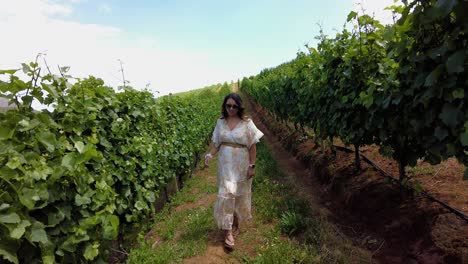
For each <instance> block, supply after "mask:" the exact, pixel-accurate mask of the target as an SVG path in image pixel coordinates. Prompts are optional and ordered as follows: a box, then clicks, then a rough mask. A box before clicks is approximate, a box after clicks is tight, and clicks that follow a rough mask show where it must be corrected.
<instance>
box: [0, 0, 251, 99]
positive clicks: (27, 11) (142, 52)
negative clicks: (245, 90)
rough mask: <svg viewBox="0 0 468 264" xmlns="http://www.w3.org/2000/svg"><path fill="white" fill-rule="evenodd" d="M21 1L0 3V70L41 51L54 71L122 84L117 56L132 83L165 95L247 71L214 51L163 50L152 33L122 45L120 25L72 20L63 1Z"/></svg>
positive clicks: (18, 64) (112, 83)
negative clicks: (61, 68) (60, 69)
mask: <svg viewBox="0 0 468 264" xmlns="http://www.w3.org/2000/svg"><path fill="white" fill-rule="evenodd" d="M25 1H26V2H27V4H25V3H24V2H25ZM18 2H20V1H8V4H7V3H2V8H0V35H1V36H8V37H6V38H5V37H4V38H3V39H2V44H1V45H2V48H1V49H0V58H2V59H1V60H0V69H11V68H19V66H20V64H21V63H22V62H30V61H33V60H34V59H35V57H36V55H37V54H38V53H46V54H47V56H46V59H47V62H48V64H49V66H50V68H51V69H52V70H53V71H56V69H57V66H58V65H60V66H70V67H71V68H70V74H71V75H73V76H76V77H87V76H88V75H94V76H96V77H100V78H102V79H104V81H105V82H106V83H107V84H109V85H112V86H114V87H116V86H118V85H121V81H120V80H119V79H120V78H121V73H120V72H119V70H120V65H119V62H118V61H117V59H121V60H122V61H123V62H124V71H125V77H126V79H127V80H129V81H130V85H132V86H133V87H135V88H137V89H141V88H144V87H145V86H146V84H148V83H150V84H151V86H150V87H151V88H152V89H153V90H158V91H160V93H161V94H168V93H169V92H179V91H183V90H189V89H195V88H199V87H202V86H205V85H209V84H213V83H218V82H222V81H229V80H232V79H234V80H236V79H237V78H238V77H240V76H235V75H233V73H232V72H233V68H236V69H237V70H240V69H244V71H245V66H242V65H240V64H239V65H234V64H235V63H232V62H231V63H229V64H228V63H226V61H225V58H223V61H220V60H221V59H217V58H215V55H212V54H208V53H194V52H189V51H179V50H177V51H176V50H167V49H164V50H163V49H161V48H158V46H157V40H155V39H154V38H148V37H144V36H142V37H141V38H139V39H136V40H132V41H133V42H132V43H131V44H123V43H128V42H127V41H125V32H124V31H122V30H121V29H119V28H116V27H111V26H105V25H96V24H81V23H78V22H72V21H70V17H68V18H67V19H68V20H64V19H61V18H60V16H66V15H70V14H72V13H73V9H72V8H71V7H70V6H67V5H65V4H58V2H51V1H48V0H23V1H21V3H18ZM61 3H64V2H61ZM57 15H60V16H58V17H57ZM228 68H229V69H228ZM256 71H257V69H255V71H253V73H254V72H256Z"/></svg>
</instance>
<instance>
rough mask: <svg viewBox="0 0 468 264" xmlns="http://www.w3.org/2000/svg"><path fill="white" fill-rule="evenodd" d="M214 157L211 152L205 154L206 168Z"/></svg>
mask: <svg viewBox="0 0 468 264" xmlns="http://www.w3.org/2000/svg"><path fill="white" fill-rule="evenodd" d="M212 158H213V155H211V153H208V154H206V155H205V168H206V167H208V165H209V162H210V160H211V159H212Z"/></svg>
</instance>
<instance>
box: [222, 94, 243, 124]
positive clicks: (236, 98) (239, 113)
mask: <svg viewBox="0 0 468 264" xmlns="http://www.w3.org/2000/svg"><path fill="white" fill-rule="evenodd" d="M229 99H232V100H234V101H235V102H236V104H237V105H238V106H239V109H238V110H237V116H239V117H240V119H242V120H246V119H247V117H246V116H244V110H245V108H244V107H243V106H242V98H241V97H240V95H239V94H237V93H230V94H228V95H226V97H224V102H223V105H222V106H221V113H222V115H223V117H222V118H224V119H227V118H228V116H229V114H228V112H227V110H226V102H227V100H229Z"/></svg>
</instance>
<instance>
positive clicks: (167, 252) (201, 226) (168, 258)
mask: <svg viewBox="0 0 468 264" xmlns="http://www.w3.org/2000/svg"><path fill="white" fill-rule="evenodd" d="M212 212H213V208H212V207H210V208H204V207H201V208H196V209H190V210H185V211H180V212H178V213H176V214H172V215H169V216H167V218H166V219H164V220H163V221H162V222H160V223H159V224H158V225H157V227H156V230H155V231H156V234H157V236H158V237H159V238H161V241H156V242H154V243H155V244H154V246H151V245H150V244H149V243H150V242H149V241H145V240H144V239H142V241H141V244H140V247H138V248H134V249H133V250H132V251H131V252H130V256H129V259H128V263H179V262H181V261H182V260H183V259H185V258H188V257H192V256H196V255H200V254H202V253H203V252H205V250H206V248H207V241H208V237H207V234H209V233H210V232H213V231H214V230H216V226H215V224H214V222H213V216H212Z"/></svg>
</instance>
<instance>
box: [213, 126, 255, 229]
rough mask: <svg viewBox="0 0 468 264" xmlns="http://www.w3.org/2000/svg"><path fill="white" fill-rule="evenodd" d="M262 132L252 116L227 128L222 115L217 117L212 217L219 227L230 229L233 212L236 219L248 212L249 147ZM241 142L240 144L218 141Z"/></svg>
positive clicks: (245, 217)
mask: <svg viewBox="0 0 468 264" xmlns="http://www.w3.org/2000/svg"><path fill="white" fill-rule="evenodd" d="M262 136H263V133H262V132H261V131H260V130H259V129H258V128H257V127H256V126H255V124H254V123H253V121H252V120H250V119H249V120H247V121H240V122H239V123H238V124H237V125H236V127H234V129H232V130H230V129H229V126H228V125H227V122H226V121H225V119H218V121H217V122H216V127H215V129H214V132H213V138H212V140H213V143H214V144H215V146H216V147H220V149H219V158H218V188H219V191H218V199H217V201H216V204H215V208H214V217H215V220H216V223H217V224H218V227H219V228H220V229H225V230H230V229H232V223H233V217H234V214H236V215H237V217H238V218H239V220H245V219H249V218H251V217H252V215H251V187H252V179H247V178H248V177H247V173H248V168H249V150H248V149H249V148H250V147H251V146H252V145H253V144H256V143H258V142H259V141H260V138H261V137H262ZM223 142H227V143H234V144H241V145H245V146H246V147H244V148H239V147H233V146H227V145H223V144H221V143H223Z"/></svg>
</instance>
